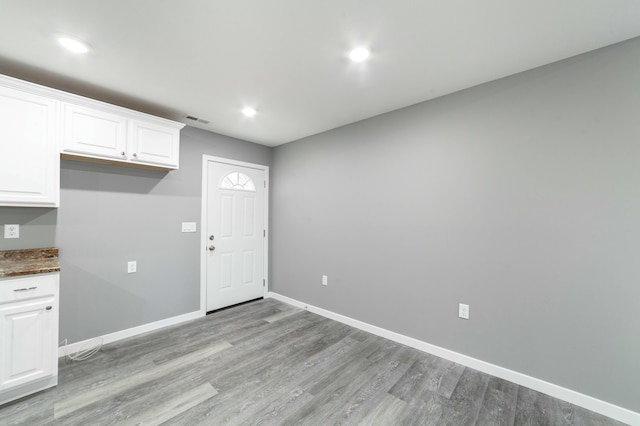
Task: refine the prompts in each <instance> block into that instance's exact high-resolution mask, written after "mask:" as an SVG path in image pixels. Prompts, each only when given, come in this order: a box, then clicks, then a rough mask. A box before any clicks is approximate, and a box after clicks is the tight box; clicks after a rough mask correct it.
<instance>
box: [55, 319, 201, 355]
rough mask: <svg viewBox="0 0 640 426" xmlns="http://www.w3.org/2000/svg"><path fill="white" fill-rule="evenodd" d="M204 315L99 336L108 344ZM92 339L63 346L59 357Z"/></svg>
mask: <svg viewBox="0 0 640 426" xmlns="http://www.w3.org/2000/svg"><path fill="white" fill-rule="evenodd" d="M204 315H205V314H203V313H202V312H201V311H195V312H189V313H188V314H183V315H178V316H177V317H171V318H166V319H163V320H160V321H155V322H150V323H148V324H143V325H139V326H137V327H133V328H128V329H126V330H121V331H116V332H114V333H109V334H105V335H104V336H97V337H100V338H102V344H104V345H106V344H107V343H112V342H115V341H118V340H122V339H126V338H128V337H133V336H137V335H139V334H142V333H147V332H149V331H155V330H159V329H161V328H164V327H168V326H170V325H176V324H180V323H183V322H186V321H191V320H194V319H197V318H201V317H203V316H204ZM97 337H96V338H97ZM92 340H94V339H87V340H83V341H81V342H76V343H71V344H70V345H67V346H66V348H65V347H63V346H61V347H59V348H58V357H63V356H65V355H66V354H67V353H68V354H73V353H76V352H78V351H80V350H82V349H84V348H87V347H88V346H89V347H90V345H91V341H92ZM65 351H66V352H65Z"/></svg>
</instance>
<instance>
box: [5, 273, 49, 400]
mask: <svg viewBox="0 0 640 426" xmlns="http://www.w3.org/2000/svg"><path fill="white" fill-rule="evenodd" d="M59 280H60V274H59V273H51V274H39V275H27V276H23V277H17V278H7V279H0V286H2V287H3V289H5V291H3V292H1V293H0V404H4V403H6V402H9V401H12V400H14V399H17V398H20V397H23V396H25V395H28V394H30V393H33V392H37V391H40V390H43V389H46V388H48V387H51V386H55V385H56V384H57V383H58V317H59V315H58V306H59V302H58V298H59Z"/></svg>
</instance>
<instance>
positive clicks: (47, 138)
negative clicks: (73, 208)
mask: <svg viewBox="0 0 640 426" xmlns="http://www.w3.org/2000/svg"><path fill="white" fill-rule="evenodd" d="M58 106H59V102H58V101H57V100H55V99H51V98H49V97H45V96H41V95H39V94H35V93H32V92H31V91H30V90H29V85H28V84H25V83H22V82H20V81H19V80H14V79H5V78H4V77H2V76H0V206H26V207H57V206H58V202H59V198H60V197H59V194H60V184H59V179H60V154H59V149H60V148H59V141H60V138H59V131H58V129H59V127H58V120H57V117H58Z"/></svg>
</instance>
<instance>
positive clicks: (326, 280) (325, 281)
mask: <svg viewBox="0 0 640 426" xmlns="http://www.w3.org/2000/svg"><path fill="white" fill-rule="evenodd" d="M327 284H329V277H328V276H326V275H323V276H322V285H327Z"/></svg>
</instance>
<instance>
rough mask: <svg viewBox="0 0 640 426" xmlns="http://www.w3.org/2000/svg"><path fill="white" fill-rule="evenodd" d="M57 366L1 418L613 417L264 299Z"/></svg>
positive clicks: (368, 420)
mask: <svg viewBox="0 0 640 426" xmlns="http://www.w3.org/2000/svg"><path fill="white" fill-rule="evenodd" d="M216 345H218V346H216ZM212 348H214V349H212ZM59 366H60V368H59V385H58V386H56V387H55V388H52V389H48V390H46V391H43V392H39V393H37V394H34V395H31V396H29V397H25V398H22V399H20V400H18V401H14V402H12V403H9V404H5V405H3V406H0V425H2V426H9V425H11V426H13V425H17V426H22V425H25V426H39V425H47V426H50V425H54V426H57V425H62V426H76V425H82V426H85V425H88V426H107V425H134V424H144V425H149V424H163V425H176V426H177V425H181V426H198V425H203V426H204V425H206V426H212V425H225V426H234V425H296V426H299V425H310V426H318V425H322V426H324V425H335V424H342V425H393V426H395V425H421V426H424V425H427V426H428V425H456V426H457V425H491V426H493V425H545V426H546V425H554V426H555V425H572V426H591V425H593V426H619V425H621V423H619V422H615V421H613V420H611V419H608V418H606V417H604V416H601V415H599V414H596V413H593V412H590V411H588V410H586V409H583V408H580V407H576V406H574V405H571V404H569V403H567V402H564V401H560V400H557V399H554V398H551V397H549V396H547V395H544V394H541V393H538V392H535V391H533V390H530V389H526V388H523V387H521V386H518V385H516V384H514V383H510V382H506V381H504V380H501V379H498V378H496V377H491V376H489V375H486V374H483V373H481V372H478V371H475V370H472V369H469V368H465V367H464V366H462V365H459V364H455V363H453V362H451V361H447V360H444V359H441V358H438V357H436V356H433V355H429V354H425V353H422V352H419V351H417V350H415V349H412V348H408V347H406V346H403V345H400V344H398V343H396V342H392V341H389V340H386V339H384V338H382V337H379V336H375V335H371V334H369V333H367V332H364V331H362V330H358V329H354V328H352V327H349V326H347V325H345V324H342V323H338V322H335V321H332V320H329V319H327V318H324V317H320V316H318V315H315V314H312V313H310V312H308V311H306V310H303V309H299V308H296V307H293V306H290V305H287V304H284V303H282V302H279V301H276V300H273V299H267V300H260V301H256V302H252V303H248V304H244V305H240V306H237V307H233V308H230V309H226V310H221V311H218V312H215V313H212V314H210V315H208V316H206V317H204V318H199V319H197V320H193V321H189V322H188V323H184V324H180V325H176V326H173V327H167V328H165V329H163V330H159V331H156V332H151V333H146V334H143V335H140V336H136V337H134V338H130V339H125V340H122V341H119V342H116V343H112V344H108V345H105V346H104V347H103V348H102V349H101V350H100V351H99V352H98V353H97V354H96V355H95V356H94V357H92V358H90V359H88V360H85V361H82V362H75V361H69V360H65V359H61V360H60V362H59Z"/></svg>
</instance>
